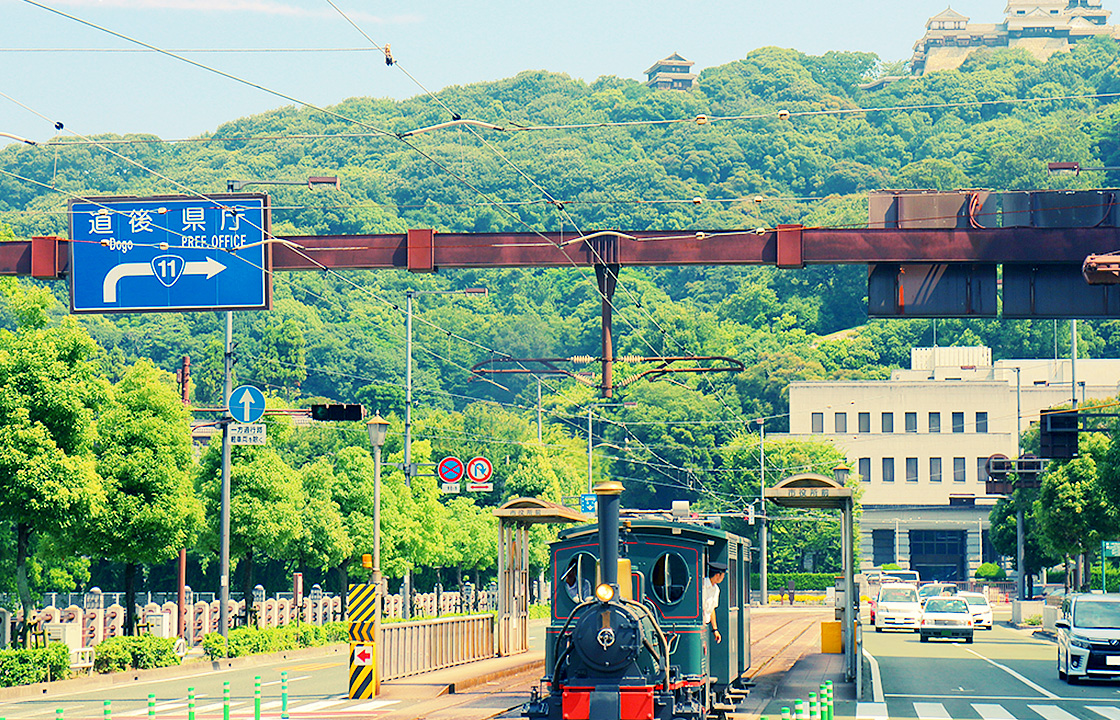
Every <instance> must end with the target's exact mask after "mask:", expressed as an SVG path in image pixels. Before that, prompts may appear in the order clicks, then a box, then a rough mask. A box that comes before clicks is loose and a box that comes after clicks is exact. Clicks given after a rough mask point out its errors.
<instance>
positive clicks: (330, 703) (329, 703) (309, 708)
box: [292, 699, 346, 713]
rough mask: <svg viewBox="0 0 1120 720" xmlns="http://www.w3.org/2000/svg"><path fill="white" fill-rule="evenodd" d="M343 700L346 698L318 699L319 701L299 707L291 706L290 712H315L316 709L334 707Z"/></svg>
mask: <svg viewBox="0 0 1120 720" xmlns="http://www.w3.org/2000/svg"><path fill="white" fill-rule="evenodd" d="M344 702H346V699H343V700H338V699H335V700H320V701H319V702H313V703H311V704H309V705H300V706H299V707H294V708H292V712H299V713H309V712H315V711H316V710H323V709H324V708H329V707H334V706H335V705H341V704H342V703H344Z"/></svg>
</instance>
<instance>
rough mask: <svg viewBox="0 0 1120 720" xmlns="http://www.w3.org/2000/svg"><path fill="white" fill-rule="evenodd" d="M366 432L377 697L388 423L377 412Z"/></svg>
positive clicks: (378, 687)
mask: <svg viewBox="0 0 1120 720" xmlns="http://www.w3.org/2000/svg"><path fill="white" fill-rule="evenodd" d="M366 431H367V432H368V433H369V442H370V445H373V567H372V568H371V569H372V571H373V573H372V574H373V587H374V591H373V596H374V611H373V648H374V653H375V660H374V663H373V694H374V695H377V694H378V693H380V692H381V665H380V663H378V662H377V661H376V653H377V649H378V648H380V647H381V604H382V596H381V446H382V445H384V444H385V435H386V434H387V433H388V431H389V423H387V422H386V421H385V420H384V418H382V417H381V413H380V412H378V414H376V415H374V416H373V417H372V418H370V420H369V421H368V422H367V423H366Z"/></svg>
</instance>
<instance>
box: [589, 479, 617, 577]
mask: <svg viewBox="0 0 1120 720" xmlns="http://www.w3.org/2000/svg"><path fill="white" fill-rule="evenodd" d="M595 494H596V495H597V496H598V501H597V505H598V507H599V510H598V515H599V572H600V573H601V574H602V582H603V583H605V584H607V585H610V586H611V587H614V588H618V505H619V501H620V499H621V498H620V496H621V495H622V483H620V482H615V481H613V480H611V481H608V482H601V483H599V484H598V485H596V486H595Z"/></svg>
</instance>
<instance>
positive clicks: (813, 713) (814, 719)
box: [809, 692, 821, 720]
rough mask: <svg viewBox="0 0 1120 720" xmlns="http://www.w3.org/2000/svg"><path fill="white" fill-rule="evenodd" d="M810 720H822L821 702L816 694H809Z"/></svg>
mask: <svg viewBox="0 0 1120 720" xmlns="http://www.w3.org/2000/svg"><path fill="white" fill-rule="evenodd" d="M809 720H821V701H820V700H819V699H817V694H816V693H815V692H811V693H809Z"/></svg>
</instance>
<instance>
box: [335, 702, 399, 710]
mask: <svg viewBox="0 0 1120 720" xmlns="http://www.w3.org/2000/svg"><path fill="white" fill-rule="evenodd" d="M399 702H400V701H399V700H374V701H373V702H367V703H362V704H361V705H354V706H353V707H348V708H346V710H347V711H348V712H367V711H369V710H380V709H381V708H383V707H389V706H390V705H396V704H397V703H399Z"/></svg>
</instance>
